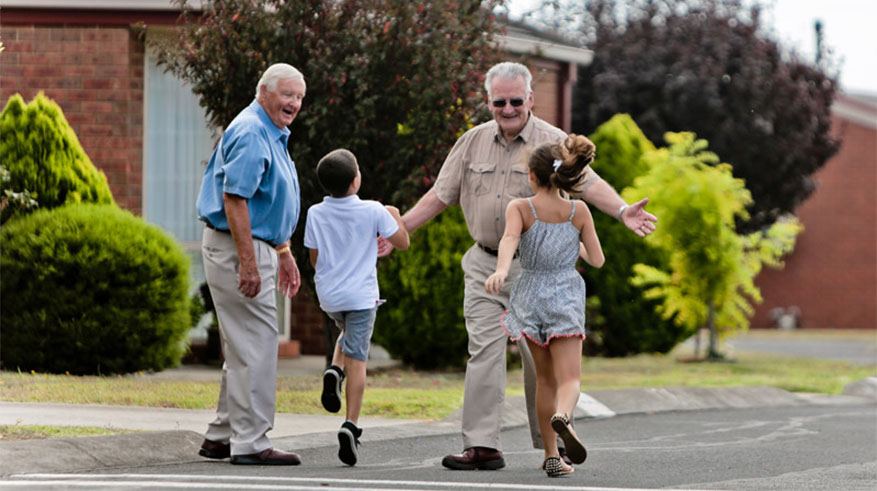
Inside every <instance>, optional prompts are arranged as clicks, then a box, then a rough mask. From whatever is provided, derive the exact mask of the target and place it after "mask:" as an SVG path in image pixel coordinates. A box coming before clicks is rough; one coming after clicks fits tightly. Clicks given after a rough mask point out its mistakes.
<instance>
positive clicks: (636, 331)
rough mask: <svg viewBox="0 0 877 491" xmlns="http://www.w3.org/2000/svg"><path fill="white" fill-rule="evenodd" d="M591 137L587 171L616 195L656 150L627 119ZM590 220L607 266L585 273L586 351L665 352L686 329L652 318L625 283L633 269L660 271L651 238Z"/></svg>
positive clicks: (652, 308) (648, 304)
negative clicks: (590, 161) (592, 155)
mask: <svg viewBox="0 0 877 491" xmlns="http://www.w3.org/2000/svg"><path fill="white" fill-rule="evenodd" d="M590 138H591V140H592V141H593V142H594V144H595V145H596V146H597V155H596V158H595V160H594V163H593V164H592V167H593V168H594V170H595V171H597V173H598V174H600V177H602V178H603V179H605V180H606V182H608V183H610V184H612V186H613V187H615V188H616V189H617V190H618V191H619V192H621V191H622V190H623V189H625V188H627V187H629V186H631V185H633V182H634V179H635V178H637V177H638V176H640V175H643V174H645V173H646V172H648V170H649V169H648V166H647V165H646V164H645V162H643V161H642V159H641V156H642V155H643V154H645V153H647V152H650V151H653V150H654V149H655V147H654V145H652V143H651V142H650V141H649V140H648V139H647V138H646V137H645V135H644V134H643V132H642V131H641V130H640V129H639V127H638V126H637V125H636V123H635V122H634V121H633V119H631V118H630V116H628V115H626V114H619V115H616V116H614V117H612V118H611V119H610V120H609V121H607V122H605V123H603V124H602V125H600V126H599V127H598V128H597V130H596V131H595V132H594V134H592V135H591V136H590ZM650 204H651V203H650ZM649 209H650V206H646V210H649ZM593 216H594V226H595V227H596V230H597V235H598V236H599V237H600V244H601V245H602V247H603V250H604V251H605V252H606V262H605V264H603V267H602V268H600V269H595V268H586V269H585V270H584V275H583V276H584V277H585V283H586V285H587V292H588V300H589V301H588V309H587V323H588V324H587V331H588V332H587V338H586V340H585V351H586V352H587V353H588V354H592V355H596V354H600V355H605V356H625V355H630V354H636V353H666V352H668V351H669V350H671V349H673V347H674V346H676V344H678V343H679V342H680V341H681V340H682V339H681V337H682V336H684V334H685V330H684V329H683V328H681V327H679V326H676V325H675V324H674V323H673V322H672V321H670V320H667V319H664V318H662V317H661V315H660V314H659V313H657V311H656V308H657V307H658V305H659V302H658V301H656V300H647V299H646V298H645V297H644V296H643V292H644V291H645V288H644V287H638V286H634V285H632V284H631V283H630V279H631V278H632V277H633V276H634V272H633V265H634V264H637V263H644V264H651V265H654V266H655V267H662V265H663V264H665V263H666V258H665V257H664V256H663V253H662V251H661V250H659V249H656V248H654V247H650V246H649V244H648V241H650V240H652V239H651V238H646V239H642V238H640V237H638V236H636V235H635V234H634V233H633V232H631V231H630V230H628V229H627V227H625V226H624V224H622V223H621V222H619V221H618V220H617V219H616V218H615V217H614V216H610V215H607V214H605V213H593ZM658 227H659V228H660V227H661V216H658Z"/></svg>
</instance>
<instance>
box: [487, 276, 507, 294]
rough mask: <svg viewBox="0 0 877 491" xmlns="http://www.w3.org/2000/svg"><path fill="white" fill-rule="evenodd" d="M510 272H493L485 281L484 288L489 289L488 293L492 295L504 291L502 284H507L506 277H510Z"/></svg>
mask: <svg viewBox="0 0 877 491" xmlns="http://www.w3.org/2000/svg"><path fill="white" fill-rule="evenodd" d="M508 275H509V274H508V273H504V272H500V271H497V272H496V273H493V274H492V275H490V276H489V277H488V278H487V281H485V282H484V289H485V290H487V293H489V294H491V295H496V294H498V293H499V292H501V291H502V286H503V284H505V279H506V278H507V277H508Z"/></svg>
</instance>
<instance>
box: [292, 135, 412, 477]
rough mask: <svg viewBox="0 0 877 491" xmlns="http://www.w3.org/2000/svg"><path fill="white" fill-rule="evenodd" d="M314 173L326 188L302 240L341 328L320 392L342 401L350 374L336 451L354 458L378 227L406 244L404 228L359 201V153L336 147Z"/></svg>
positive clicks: (320, 292)
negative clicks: (345, 380)
mask: <svg viewBox="0 0 877 491" xmlns="http://www.w3.org/2000/svg"><path fill="white" fill-rule="evenodd" d="M317 179H318V180H319V182H320V186H322V188H323V190H325V191H326V192H327V193H329V196H326V197H325V198H323V202H322V203H318V204H316V205H313V206H311V208H310V209H309V210H308V217H307V222H306V224H305V247H307V248H308V249H309V250H310V251H309V252H310V259H311V264H312V265H313V266H314V269H315V270H316V274H315V276H314V281H315V283H316V286H317V298H318V299H319V300H320V308H321V309H323V311H324V312H326V314H328V315H329V317H330V318H332V320H334V321H335V323H336V324H337V325H338V328H339V329H341V335H340V336H339V337H338V341H337V342H336V343H335V353H334V356H333V358H332V366H330V367H329V368H328V369H327V370H326V371H325V373H324V374H323V394H322V396H321V398H320V400H321V402H322V403H323V407H324V408H326V410H327V411H329V412H333V413H336V412H338V411H339V410H340V409H341V382H342V381H343V380H344V379H345V377H346V378H347V421H345V422H344V424H342V425H341V429H340V430H339V431H338V443H339V444H340V446H341V448H340V450H338V458H340V459H341V461H342V462H344V463H345V464H347V465H355V464H356V461H357V458H358V451H357V447H358V446H359V437H360V436H361V435H362V429H361V428H359V427H358V426H357V423H358V421H359V412H360V409H361V408H362V394H363V391H364V390H365V374H366V362H367V361H368V349H369V341H370V340H371V337H372V330H373V329H374V323H375V314H376V312H377V308H378V305H379V300H378V274H377V268H376V264H377V261H378V245H377V244H378V241H377V238H378V235H381V236H382V237H384V238H386V239H387V240H388V241H389V242H390V243H391V244H393V246H394V247H396V248H397V249H401V250H405V249H407V248H408V231H407V230H406V229H405V226H404V225H403V224H402V218H401V217H400V215H399V210H398V209H397V208H396V207H395V206H386V207H384V206H382V205H381V204H380V203H378V202H376V201H363V200H360V199H359V196H357V195H356V193H357V191H359V186H360V183H361V181H362V175H361V174H360V173H359V166H358V165H357V163H356V157H355V156H354V155H353V153H351V152H350V151H348V150H345V149H338V150H333V151H332V152H329V153H328V154H326V156H325V157H323V158H322V159H320V162H319V163H318V164H317Z"/></svg>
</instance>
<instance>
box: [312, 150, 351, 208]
mask: <svg viewBox="0 0 877 491" xmlns="http://www.w3.org/2000/svg"><path fill="white" fill-rule="evenodd" d="M354 179H356V156H354V155H353V152H351V151H350V150H347V149H344V148H339V149H337V150H332V151H331V152H329V153H327V154H326V155H325V156H324V157H323V158H321V159H320V161H319V162H318V163H317V180H318V181H320V186H321V187H322V188H323V190H324V191H326V192H327V193H329V196H331V197H333V198H338V197H341V196H344V195H345V194H347V190H348V189H349V188H350V183H352V182H353V180H354Z"/></svg>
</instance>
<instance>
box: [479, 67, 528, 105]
mask: <svg viewBox="0 0 877 491" xmlns="http://www.w3.org/2000/svg"><path fill="white" fill-rule="evenodd" d="M520 77H524V82H525V83H526V84H527V95H526V97H530V92H532V91H533V89H532V87H530V85H531V84H532V83H533V75H531V74H530V69H529V68H527V67H525V66H524V65H522V64H520V63H514V62H511V61H504V62H502V63H497V64H496V65H493V66H492V67H491V68H490V70H488V71H487V77H485V78H484V89H485V90H487V96H488V97H490V86H491V84H493V79H494V78H503V79H508V80H514V79H516V78H520Z"/></svg>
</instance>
